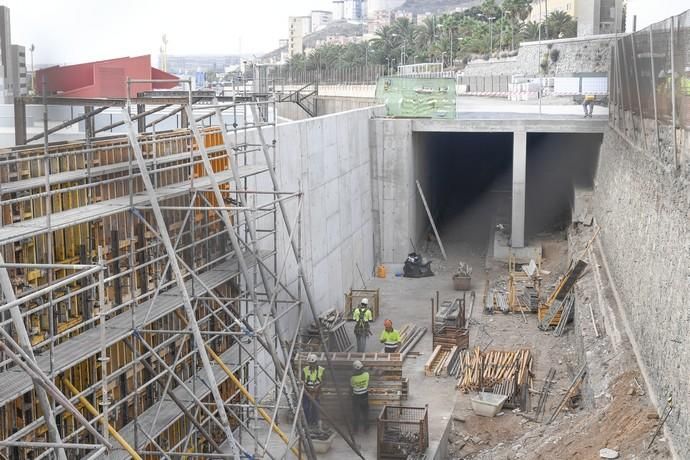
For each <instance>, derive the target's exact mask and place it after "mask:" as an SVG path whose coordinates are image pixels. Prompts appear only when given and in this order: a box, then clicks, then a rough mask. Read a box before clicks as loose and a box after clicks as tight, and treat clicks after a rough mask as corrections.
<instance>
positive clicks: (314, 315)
mask: <svg viewBox="0 0 690 460" xmlns="http://www.w3.org/2000/svg"><path fill="white" fill-rule="evenodd" d="M250 110H251V113H252V119H253V120H254V121H255V122H256V121H257V120H260V119H261V118H260V117H259V115H258V110H257V109H256V105H251V106H250ZM256 131H257V134H258V135H259V140H260V142H261V150H262V151H263V153H264V161H265V162H266V166H267V167H268V172H269V174H270V176H271V181H272V183H273V188H274V189H276V190H279V189H280V184H279V182H278V176H277V175H276V172H275V167H274V164H273V160H272V158H271V155H270V153H269V151H268V147H267V144H266V139H265V137H264V133H263V130H262V128H261V126H257V127H256ZM278 206H279V209H280V216H281V219H282V221H283V225H285V230H286V231H287V233H288V234H290V233H292V227H291V225H290V221H289V219H288V215H287V210H286V209H285V203H283V202H282V201H281V202H279V203H278ZM289 245H290V247H292V253H293V255H294V257H295V261H296V263H297V273H298V277H299V279H300V281H301V284H302V287H303V288H304V293H305V295H306V296H307V303H308V304H309V309H310V310H311V314H312V318H313V319H314V321H315V322H316V324H319V315H318V314H317V312H316V307H315V305H316V304H315V301H314V298H313V296H312V293H311V286H309V283H307V280H306V279H305V276H304V265H303V264H302V260H301V259H300V257H299V249H298V248H297V244H296V243H295V241H289ZM318 330H319V338H320V339H321V344H322V346H324V352H326V353H325V356H326V361H327V363H328V366H327V367H328V371H329V373H330V376H331V379H333V382H334V383H335V389H336V395H337V397H338V401H339V403H340V405H341V409H342V411H343V414H345V413H346V410H345V405H344V403H343V401H344V398H343V397H342V395H341V392H340V389H339V385H338V383H337V382H338V379H337V378H336V375H335V371H334V370H333V365H332V363H331V358H330V356H329V355H328V350H326V349H325V344H326V343H328V342H327V340H326V336H325V334H324V332H323V330H322V329H321V328H320V327H319V328H318ZM345 426H346V428H347V433H348V436H349V438H350V439H346V441H348V443H350V442H351V443H352V444H354V437H353V435H352V427H351V426H350V424H349V423H347V421H346V424H345Z"/></svg>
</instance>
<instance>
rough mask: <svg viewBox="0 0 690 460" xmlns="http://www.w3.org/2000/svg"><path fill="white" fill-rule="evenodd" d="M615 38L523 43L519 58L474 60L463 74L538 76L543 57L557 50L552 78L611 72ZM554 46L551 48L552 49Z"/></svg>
mask: <svg viewBox="0 0 690 460" xmlns="http://www.w3.org/2000/svg"><path fill="white" fill-rule="evenodd" d="M614 37H615V36H614V35H599V36H596V37H582V38H565V39H561V40H548V41H543V42H542V43H541V45H540V44H539V42H524V43H521V44H520V48H519V49H518V55H517V56H515V57H511V58H507V59H500V60H499V59H495V60H491V61H483V60H474V61H470V62H469V63H468V64H467V67H465V70H464V73H463V75H466V76H489V75H526V76H531V75H538V74H539V72H540V71H541V69H540V67H539V65H540V62H541V56H543V55H544V53H550V52H551V50H554V49H557V50H558V51H559V52H560V54H559V57H558V61H556V62H555V63H554V62H551V58H550V57H549V69H548V75H549V76H556V75H568V74H572V73H580V72H608V66H609V45H610V44H611V41H612V40H613V39H614ZM549 47H550V48H549Z"/></svg>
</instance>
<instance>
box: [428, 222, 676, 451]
mask: <svg viewBox="0 0 690 460" xmlns="http://www.w3.org/2000/svg"><path fill="white" fill-rule="evenodd" d="M485 228H486V227H485ZM467 231H469V229H463V228H462V226H461V224H457V225H455V226H453V225H452V224H451V226H450V229H449V228H448V226H447V227H446V229H445V231H444V232H442V238H443V241H444V244H445V246H446V251H447V252H448V253H449V263H448V265H447V266H443V267H437V268H440V269H441V270H439V273H437V276H439V275H440V276H446V275H447V274H448V273H451V272H452V270H453V269H454V267H453V266H452V263H451V262H450V261H451V260H453V261H455V260H464V261H467V262H469V263H470V264H472V265H473V267H474V272H473V283H472V284H473V289H474V290H475V292H476V294H477V302H476V305H475V308H474V310H473V312H472V316H471V318H470V347H474V346H480V347H481V348H482V349H483V350H484V349H499V350H512V349H517V348H523V347H527V348H530V349H531V350H532V353H533V360H534V366H533V373H534V375H533V378H534V380H533V385H532V391H531V400H530V407H531V408H532V410H530V411H529V412H528V413H527V414H521V413H520V411H519V410H511V409H504V410H503V412H502V413H501V414H499V416H497V417H495V418H485V417H480V416H477V415H475V414H474V413H473V412H472V410H471V406H470V395H464V394H459V395H458V398H457V402H456V406H455V409H454V412H453V421H452V430H451V433H450V435H449V439H448V443H449V445H448V452H449V458H452V459H486V460H489V459H491V460H494V459H517V458H521V459H590V458H591V459H596V458H599V450H600V449H602V448H610V449H613V450H615V451H618V452H619V454H620V457H619V458H625V459H665V458H671V455H670V453H669V450H668V448H667V446H666V443H665V440H664V439H663V432H662V433H661V434H660V435H659V437H658V438H657V439H656V441H655V443H654V446H653V447H652V449H650V450H648V449H647V444H648V443H649V441H650V440H651V438H652V435H653V433H654V431H655V430H656V428H657V425H658V423H659V420H658V417H657V414H656V412H655V410H654V408H653V406H652V404H651V402H650V401H649V397H648V395H647V394H646V391H645V386H644V380H643V378H642V377H641V375H640V372H639V369H638V367H637V364H636V362H635V360H634V357H633V355H632V351H631V347H630V344H629V342H628V341H627V338H626V337H625V334H624V331H623V328H622V326H618V323H619V321H620V319H619V318H617V317H616V314H615V308H616V307H615V304H614V300H613V296H612V295H611V293H610V292H609V287H608V285H607V283H608V281H607V279H606V274H605V273H604V271H603V270H602V269H601V266H600V261H599V259H598V258H597V256H594V255H590V253H589V252H584V253H583V249H584V248H585V247H586V246H587V242H588V241H589V240H590V239H591V236H592V233H593V229H592V228H591V227H588V228H584V229H576V230H574V229H571V231H570V232H566V231H560V232H555V233H551V234H543V235H540V236H539V239H540V241H539V243H540V244H541V245H542V248H543V260H542V270H545V271H547V272H550V274H548V275H546V276H545V277H544V282H543V284H542V286H543V290H544V292H545V294H546V295H548V293H550V292H551V291H552V290H553V288H554V286H555V285H556V283H557V281H558V277H559V276H561V275H562V274H563V273H564V271H565V270H566V269H567V266H568V263H569V261H570V257H571V256H570V254H573V253H574V254H577V255H580V256H582V258H584V259H585V260H586V261H587V262H588V263H589V267H588V269H587V270H586V272H585V274H584V275H583V276H582V278H581V279H580V281H579V282H578V283H577V285H576V288H575V290H576V296H577V297H576V304H575V308H576V314H575V320H574V322H572V323H571V324H569V325H568V327H567V329H566V333H565V334H564V335H563V336H561V337H555V336H554V335H553V334H552V333H551V332H543V331H540V330H539V329H538V328H537V317H536V314H527V315H526V321H527V322H526V323H525V320H524V319H523V318H522V315H520V314H519V313H517V314H513V313H508V314H503V313H500V312H499V313H494V314H486V313H485V312H484V311H483V291H484V288H483V287H484V283H485V280H486V279H488V280H489V284H490V286H491V287H494V288H498V289H500V288H505V287H506V286H507V278H508V267H507V264H503V263H498V262H495V261H493V259H492V257H491V254H490V252H489V251H488V250H487V248H488V244H486V241H485V244H480V241H481V238H479V239H478V238H476V236H477V235H476V234H475V235H468V234H467ZM472 231H473V232H475V233H476V230H472ZM468 236H469V237H472V236H475V238H474V239H473V238H469V239H468V238H467V237H468ZM593 247H594V246H593ZM436 250H437V247H436V245H435V243H430V244H429V245H428V248H427V254H429V255H430V256H431V257H434V258H435V257H436V254H435V252H436ZM451 254H452V256H451ZM599 258H600V256H599ZM437 260H438V259H437ZM589 307H592V308H591V310H590V308H589ZM590 311H591V312H592V313H591V314H590ZM468 314H469V312H468ZM592 315H593V316H592ZM595 324H596V326H597V327H596V330H595V328H594V326H593V325H595ZM595 331H596V332H598V334H599V337H597V336H596V335H595ZM585 363H586V364H587V367H586V369H587V374H586V377H585V380H584V382H583V385H582V387H581V388H582V389H581V392H580V395H579V399H578V400H577V401H576V404H575V407H566V409H565V410H563V411H562V412H561V413H560V414H559V416H558V417H557V418H556V419H555V420H554V422H553V423H551V424H550V425H547V424H546V423H545V422H540V423H537V422H534V421H532V420H530V419H528V418H527V417H525V416H524V415H527V416H529V417H533V416H534V410H533V409H534V408H535V407H536V405H537V401H538V399H539V392H540V390H541V388H542V386H543V384H544V379H545V377H546V375H547V373H548V371H549V369H550V368H554V369H555V370H556V377H555V384H554V386H553V389H552V391H551V393H550V395H549V398H548V399H547V402H546V408H545V411H544V416H543V418H544V420H548V419H549V418H550V417H551V414H552V413H553V412H554V410H555V408H556V407H557V406H558V405H559V403H560V402H561V399H562V398H563V395H564V394H565V393H566V391H567V389H568V387H569V386H570V383H571V381H572V379H573V377H574V376H575V375H576V374H577V372H578V370H579V369H580V368H581V367H582V365H583V364H585ZM449 384H451V383H450V382H449Z"/></svg>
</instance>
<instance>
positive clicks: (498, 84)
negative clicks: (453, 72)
mask: <svg viewBox="0 0 690 460" xmlns="http://www.w3.org/2000/svg"><path fill="white" fill-rule="evenodd" d="M457 83H458V85H465V86H466V87H467V91H466V92H469V93H499V92H500V93H507V92H508V91H509V89H508V85H510V84H511V83H512V76H511V75H488V76H461V77H458V79H457Z"/></svg>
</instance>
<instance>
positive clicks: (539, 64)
mask: <svg viewBox="0 0 690 460" xmlns="http://www.w3.org/2000/svg"><path fill="white" fill-rule="evenodd" d="M540 5H541V3H540ZM542 25H544V24H543V23H542V22H540V23H539V24H537V32H538V35H539V46H538V49H539V53H538V55H539V60H538V66H539V67H538V69H539V93H538V95H537V96H538V99H539V116H541V91H542V85H543V84H544V80H543V78H542V73H543V70H542V68H541V59H542V56H541V26H542Z"/></svg>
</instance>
